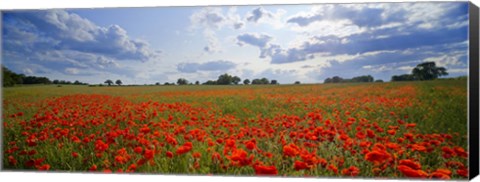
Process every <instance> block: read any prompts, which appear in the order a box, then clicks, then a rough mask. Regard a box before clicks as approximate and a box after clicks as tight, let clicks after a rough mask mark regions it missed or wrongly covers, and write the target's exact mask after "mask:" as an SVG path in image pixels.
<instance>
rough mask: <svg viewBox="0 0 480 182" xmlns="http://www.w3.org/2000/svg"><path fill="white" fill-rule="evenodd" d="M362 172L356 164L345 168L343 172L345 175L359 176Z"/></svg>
mask: <svg viewBox="0 0 480 182" xmlns="http://www.w3.org/2000/svg"><path fill="white" fill-rule="evenodd" d="M359 173H360V169H358V167H355V166H350V167H349V168H346V169H343V170H342V174H343V175H345V176H357V175H358V174H359Z"/></svg>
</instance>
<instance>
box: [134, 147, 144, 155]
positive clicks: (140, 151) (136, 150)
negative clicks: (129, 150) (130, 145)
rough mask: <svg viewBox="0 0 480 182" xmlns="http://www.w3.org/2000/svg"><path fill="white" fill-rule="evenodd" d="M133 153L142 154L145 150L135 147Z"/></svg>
mask: <svg viewBox="0 0 480 182" xmlns="http://www.w3.org/2000/svg"><path fill="white" fill-rule="evenodd" d="M133 152H135V153H137V154H141V153H142V152H143V148H142V147H135V149H133Z"/></svg>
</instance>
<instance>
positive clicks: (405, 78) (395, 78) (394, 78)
mask: <svg viewBox="0 0 480 182" xmlns="http://www.w3.org/2000/svg"><path fill="white" fill-rule="evenodd" d="M414 80H415V77H414V76H413V75H411V74H403V75H393V76H392V82H396V81H414Z"/></svg>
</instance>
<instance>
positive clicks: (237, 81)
mask: <svg viewBox="0 0 480 182" xmlns="http://www.w3.org/2000/svg"><path fill="white" fill-rule="evenodd" d="M240 81H242V79H240V77H238V76H234V77H233V78H232V82H233V84H235V85H238V83H240Z"/></svg>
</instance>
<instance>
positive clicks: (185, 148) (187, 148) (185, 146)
mask: <svg viewBox="0 0 480 182" xmlns="http://www.w3.org/2000/svg"><path fill="white" fill-rule="evenodd" d="M190 150H192V143H191V142H187V143H185V144H183V146H180V147H178V149H177V151H175V153H176V154H178V155H182V154H184V153H187V152H189V151H190Z"/></svg>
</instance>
